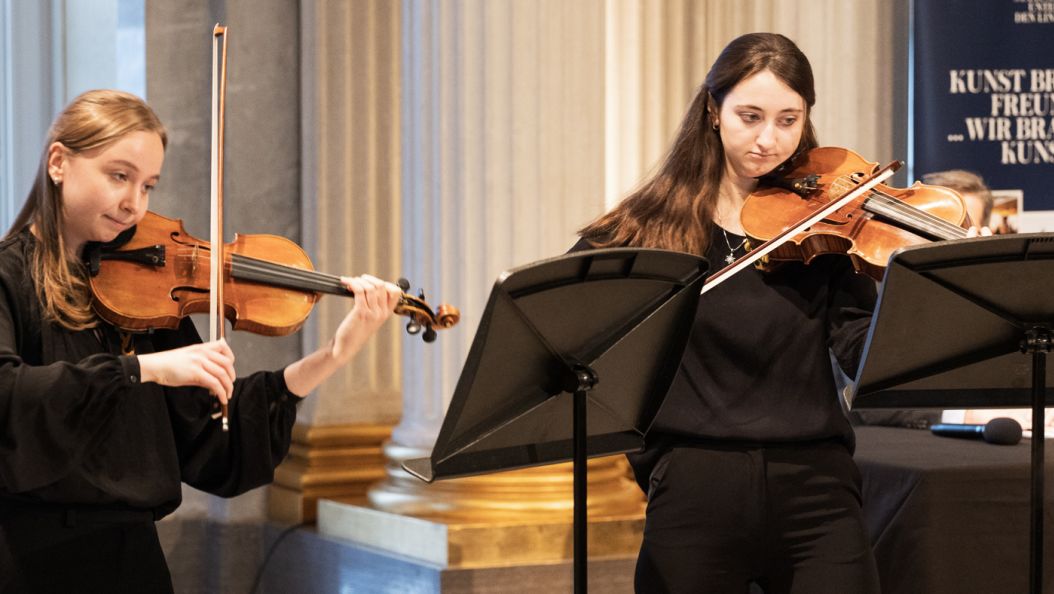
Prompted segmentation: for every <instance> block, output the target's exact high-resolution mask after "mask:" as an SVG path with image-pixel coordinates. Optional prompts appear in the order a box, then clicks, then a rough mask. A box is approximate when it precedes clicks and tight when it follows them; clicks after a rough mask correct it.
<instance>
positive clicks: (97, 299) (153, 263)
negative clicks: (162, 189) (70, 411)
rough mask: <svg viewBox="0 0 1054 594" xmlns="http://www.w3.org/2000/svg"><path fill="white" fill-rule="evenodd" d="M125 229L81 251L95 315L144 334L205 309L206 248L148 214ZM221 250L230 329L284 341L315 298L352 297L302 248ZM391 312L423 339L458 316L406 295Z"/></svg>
mask: <svg viewBox="0 0 1054 594" xmlns="http://www.w3.org/2000/svg"><path fill="white" fill-rule="evenodd" d="M132 231H133V233H132V234H131V236H130V237H125V236H124V234H122V237H119V238H118V240H117V241H115V242H114V243H115V244H120V245H116V246H99V247H98V248H96V249H91V250H88V251H87V253H86V260H87V266H88V269H89V274H90V280H89V282H90V285H91V290H92V294H93V307H94V308H95V311H96V313H98V315H99V316H100V317H101V318H103V319H105V320H107V321H109V322H110V323H112V324H113V325H115V326H117V327H119V328H122V329H125V330H131V331H145V330H149V329H152V328H175V327H177V326H178V325H179V322H180V320H181V319H182V318H183V317H185V316H187V315H189V314H193V313H203V312H208V310H209V270H210V265H209V257H210V249H209V243H208V242H206V241H202V240H200V239H197V238H195V237H193V236H191V235H190V234H188V233H187V232H186V230H185V229H184V228H183V223H182V221H180V220H176V219H170V218H167V217H163V216H161V215H158V214H156V213H152V212H148V213H147V214H146V216H145V217H144V218H143V220H142V221H140V223H139V224H138V225H137V226H136V228H135V229H134V230H132ZM114 248H115V249H114ZM223 251H224V264H223V266H224V275H223V277H224V286H223V297H224V299H223V311H224V317H225V318H226V319H228V320H230V322H231V324H232V327H233V328H234V329H235V330H248V331H249V332H254V333H256V334H262V335H265V336H284V335H287V334H290V333H292V332H295V331H296V330H298V329H299V328H300V327H301V326H302V325H303V324H304V321H305V320H306V319H307V316H308V315H309V314H310V313H311V309H312V307H314V305H315V303H316V302H317V301H318V300H319V298H320V297H321V294H322V293H331V294H334V295H344V296H351V295H350V294H349V293H348V291H347V289H345V287H344V285H343V284H342V283H341V281H340V277H339V276H334V275H329V274H323V273H319V272H316V271H314V268H313V266H312V264H311V260H310V258H309V257H308V256H307V254H306V253H305V252H304V250H303V249H301V248H300V246H298V245H297V244H296V243H294V242H292V241H290V240H288V239H286V238H284V237H279V236H276V235H259V234H254V235H235V240H234V241H233V242H231V243H228V244H226V245H225V247H224V250H223ZM404 290H406V287H404ZM396 313H398V314H401V315H406V316H408V317H410V319H411V325H416V326H417V328H418V330H419V329H421V328H424V329H425V330H426V334H425V339H426V340H429V336H431V337H432V338H434V336H435V333H434V329H435V328H449V327H452V326H453V325H455V324H456V323H457V322H458V320H459V319H460V313H459V312H458V311H457V309H456V308H454V307H451V306H447V305H443V306H440V308H439V311H438V313H433V312H432V310H431V308H430V307H429V306H428V304H427V303H425V302H424V301H423V299H422V298H415V297H411V296H410V295H406V294H404V295H403V297H402V299H401V301H400V303H399V305H398V306H397V307H396ZM411 331H413V330H412V329H411ZM429 342H430V340H429Z"/></svg>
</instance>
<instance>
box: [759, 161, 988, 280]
mask: <svg viewBox="0 0 1054 594" xmlns="http://www.w3.org/2000/svg"><path fill="white" fill-rule="evenodd" d="M878 165H879V164H878V163H875V162H869V161H867V160H866V159H864V158H863V157H862V156H860V155H859V154H858V153H856V152H854V151H852V150H849V149H845V148H838V147H820V148H815V149H812V150H811V151H809V152H807V153H806V154H805V155H803V157H802V158H801V159H800V160H798V161H796V162H795V163H794V165H793V168H792V169H791V170H790V171H788V172H787V173H786V174H785V176H784V177H782V178H777V179H775V180H772V182H771V183H770V184H769V185H768V187H764V188H762V189H760V190H758V191H756V192H754V193H752V194H750V195H749V196H748V197H747V199H746V202H745V203H744V204H743V211H742V213H741V214H740V217H741V223H742V225H743V229H744V231H746V234H747V236H748V237H750V238H753V240H754V241H767V240H769V239H771V238H773V237H775V236H777V235H779V234H780V233H781V232H782V231H783V230H784V229H787V228H788V227H790V226H792V225H793V224H794V223H795V222H796V221H799V220H801V219H803V218H805V217H806V216H807V215H808V214H810V213H812V212H815V211H816V210H817V209H819V208H821V207H822V206H823V205H824V204H827V203H829V202H830V201H831V200H834V199H837V198H838V197H840V196H842V195H845V194H846V193H847V192H849V191H850V190H852V189H854V187H855V186H856V183H857V181H858V180H861V179H864V178H865V177H867V176H869V175H871V174H873V173H874V172H875V171H877V170H878ZM965 221H966V203H965V202H964V200H963V198H962V196H960V195H959V193H958V192H956V191H954V190H952V189H950V188H945V187H942V186H928V185H924V184H922V183H920V182H915V184H914V185H912V186H911V187H909V188H891V187H889V186H887V185H884V184H881V183H880V184H877V185H876V186H875V187H874V188H873V189H871V190H870V191H869V192H866V193H864V194H862V195H861V196H860V197H858V198H856V199H854V200H852V201H850V202H849V203H848V204H847V205H845V206H844V207H842V208H840V209H839V210H837V211H836V212H834V213H833V214H831V215H828V216H826V217H825V218H824V219H823V220H822V221H820V222H819V223H816V224H814V225H812V226H811V227H809V228H808V229H806V230H805V231H803V232H801V233H799V234H797V235H795V236H794V237H793V238H792V239H791V240H790V241H787V242H785V243H783V244H782V245H781V246H779V247H778V248H776V249H775V250H774V251H773V252H772V253H770V254H769V255H768V258H769V260H770V261H772V262H780V261H792V260H796V261H802V262H805V263H808V262H810V261H811V260H812V259H813V258H815V257H816V256H818V255H821V254H830V253H841V254H847V255H848V256H849V257H850V259H852V261H853V266H854V267H855V268H856V270H857V271H859V272H861V273H864V274H867V275H868V276H870V277H872V278H874V279H875V280H882V275H883V274H884V272H885V267H886V263H887V262H889V257H890V255H891V254H892V253H893V252H894V251H895V250H897V249H899V248H902V247H905V246H911V245H918V244H922V243H928V242H931V241H940V240H951V239H962V238H964V237H966V233H967V232H966V229H965V228H964V227H963V224H964V223H965Z"/></svg>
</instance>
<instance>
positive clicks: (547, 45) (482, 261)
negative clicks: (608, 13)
mask: <svg viewBox="0 0 1054 594" xmlns="http://www.w3.org/2000/svg"><path fill="white" fill-rule="evenodd" d="M402 24H403V32H402V39H403V44H402V52H403V59H402V63H403V73H402V101H403V103H402V110H401V111H402V130H403V133H402V145H403V151H402V158H403V162H402V184H403V187H402V210H403V221H404V223H403V229H404V235H403V238H404V239H403V248H404V256H403V262H404V269H405V270H407V271H408V272H409V273H410V274H411V278H413V279H415V280H417V281H418V282H419V283H421V284H422V285H423V286H424V287H426V288H427V289H428V296H429V298H430V300H431V301H432V302H433V304H434V303H435V302H436V301H447V302H449V303H451V304H453V305H455V306H457V307H459V308H460V309H461V311H462V313H463V318H462V322H461V325H460V326H459V327H458V328H456V329H453V330H449V331H445V332H443V333H441V334H440V336H439V339H438V340H437V342H436V343H434V344H432V345H425V344H421V343H420V342H418V341H404V343H403V344H404V347H403V363H404V365H403V390H404V398H403V417H402V420H401V421H400V423H399V425H398V426H396V428H395V430H394V432H393V435H392V441H391V442H389V443H388V444H387V445H386V446H385V453H386V455H387V457H388V459H389V461H390V462H389V464H388V468H387V478H386V480H385V481H383V482H381V483H380V484H378V485H376V486H374V487H373V488H371V489H370V491H369V502H370V504H371V505H372V506H373V507H374V508H376V509H380V510H385V511H389V512H395V513H400V514H410V515H413V516H417V517H424V518H430V519H435V520H439V521H445V522H458V521H473V522H480V521H484V522H485V521H492V522H505V523H509V522H519V523H531V522H550V523H560V524H562V525H565V526H566V525H567V523H568V522H569V520H570V513H571V510H572V500H571V474H570V465H569V464H563V465H555V466H549V467H541V468H535V469H530V470H526V471H519V472H512V473H501V474H499V475H493V476H489V477H477V478H473V479H459V480H454V481H443V482H440V483H436V484H434V485H427V486H426V485H424V484H423V483H421V482H420V481H419V480H417V479H415V478H412V477H410V476H409V475H408V474H407V473H405V472H404V471H403V470H402V469H401V468H400V467H399V463H400V462H401V461H402V460H405V459H406V458H410V457H420V456H427V455H428V454H429V452H430V449H431V447H432V444H433V443H434V442H435V439H436V436H437V434H438V432H439V426H440V423H441V421H442V419H443V415H444V413H445V411H446V408H447V405H448V404H449V401H450V398H451V396H452V394H453V390H454V385H455V383H456V382H457V379H458V376H459V374H460V370H461V366H462V363H463V361H464V359H465V356H466V354H467V352H468V348H469V346H470V344H471V341H472V338H473V335H474V333H475V328H476V326H477V325H478V323H479V320H480V316H481V314H482V311H483V308H484V306H485V304H486V300H487V297H488V294H489V291H490V288H491V285H492V284H493V282H494V280H495V279H496V278H497V276H498V275H499V274H500V273H501V272H502V271H504V270H506V269H509V268H513V267H515V266H519V265H522V264H526V263H528V262H531V261H534V260H538V259H542V258H547V257H551V256H555V255H559V254H562V253H564V252H565V251H566V250H567V249H568V248H570V246H571V245H572V244H574V242H575V241H576V240H577V237H576V229H578V228H579V227H581V226H582V225H584V224H586V223H587V222H589V221H590V220H591V219H592V218H593V217H595V216H596V215H597V214H599V212H601V210H602V209H603V198H604V188H603V179H604V176H603V168H604V148H603V146H604V72H603V69H602V68H598V67H597V66H598V64H603V54H604V5H603V3H602V2H600V1H599V0H596V1H591V2H573V3H567V2H559V1H550V0H546V1H542V2H530V3H526V2H512V1H500V2H493V1H466V2H436V1H431V0H420V1H418V0H413V1H407V2H404V3H403V17H402ZM418 279H419V280H418ZM624 464H625V463H624V460H622V458H621V457H612V458H607V459H601V460H596V461H593V462H592V463H591V464H590V470H591V474H590V477H591V481H590V495H591V497H590V509H591V511H592V512H594V514H596V515H607V516H616V515H617V516H620V517H623V518H624V517H631V518H633V519H634V521H639V518H640V513H641V510H642V503H641V502H642V498H641V495H640V492H639V489H637V487H636V485H634V484H632V483H631V482H630V481H629V480H628V479H627V478H626V476H625V467H624ZM519 542H522V541H519ZM635 546H636V543H632V544H631V545H630V547H631V548H632V547H635ZM510 553H511V551H508V550H506V551H503V554H505V555H509V554H510ZM561 553H562V551H561ZM506 558H510V557H506Z"/></svg>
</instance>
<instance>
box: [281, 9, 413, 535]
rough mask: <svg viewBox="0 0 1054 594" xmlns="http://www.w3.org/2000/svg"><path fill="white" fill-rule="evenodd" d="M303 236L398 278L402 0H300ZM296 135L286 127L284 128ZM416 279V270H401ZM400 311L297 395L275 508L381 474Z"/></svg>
mask: <svg viewBox="0 0 1054 594" xmlns="http://www.w3.org/2000/svg"><path fill="white" fill-rule="evenodd" d="M300 23H301V24H300V30H301V49H300V65H301V70H302V74H301V80H302V89H303V90H302V92H301V93H300V107H301V129H302V136H301V138H300V139H299V140H300V146H301V147H302V156H303V175H302V178H301V186H300V192H301V201H302V204H303V238H304V247H305V248H306V249H307V250H308V253H310V254H313V256H314V258H315V260H314V263H315V267H316V268H318V269H320V270H324V271H327V272H330V273H333V274H347V275H358V274H364V273H368V274H372V275H374V276H377V277H379V278H384V279H389V280H395V279H396V278H398V277H400V276H407V273H406V272H404V271H403V270H402V269H401V268H400V259H401V244H402V242H403V241H404V236H405V232H404V230H403V228H402V226H401V212H402V210H401V205H400V201H399V194H400V188H401V185H400V177H399V163H400V153H399V140H400V136H399V135H400V124H399V105H400V100H399V92H400V79H399V72H400V63H399V60H400V57H399V56H400V54H399V45H400V38H399V31H400V6H399V3H397V2H389V1H386V0H357V1H355V2H327V1H323V0H311V1H307V2H302V3H301V4H300ZM291 140H293V141H295V139H291ZM410 278H411V280H414V281H415V282H416V281H417V279H414V278H413V277H410ZM350 308H351V301H350V300H346V299H340V298H336V297H326V298H325V299H323V300H321V301H320V302H319V304H318V306H317V307H316V310H315V312H313V315H312V317H311V319H310V321H309V323H308V325H307V326H306V328H305V330H304V332H303V335H302V336H303V347H304V351H305V352H310V351H313V350H314V349H316V348H317V347H318V346H319V345H322V344H325V343H326V342H327V341H328V340H329V338H330V337H331V336H332V334H333V332H334V331H335V330H336V327H337V325H338V324H339V323H340V321H341V320H342V319H343V317H344V315H345V314H346V313H347V311H348V310H349V309H350ZM408 338H409V337H407V336H405V332H403V331H402V323H401V322H391V323H389V324H388V326H387V327H386V328H383V329H382V330H381V332H380V333H379V334H378V335H377V336H376V337H375V338H374V339H373V340H371V341H370V342H369V343H368V345H367V346H366V347H365V348H364V349H363V351H362V352H361V353H360V354H359V355H358V356H357V357H356V358H355V359H354V360H353V361H352V362H351V363H350V364H349V365H348V366H347V367H346V368H344V369H343V370H342V371H340V372H338V373H337V374H336V375H335V376H334V377H333V378H331V379H330V380H328V381H327V382H326V383H325V384H323V385H322V386H321V387H320V388H319V389H318V390H317V391H316V393H315V394H314V395H312V396H311V397H310V398H309V399H308V400H307V401H305V402H304V403H303V404H302V405H301V408H300V411H299V413H298V415H297V425H296V427H295V428H294V432H293V448H292V450H291V452H290V457H289V459H288V460H287V461H286V462H284V463H283V464H282V465H281V466H280V467H279V469H278V471H277V473H276V476H275V485H274V486H273V487H272V489H271V500H270V511H271V516H272V517H274V518H279V519H284V520H289V521H299V520H308V521H310V520H313V519H314V516H315V502H316V501H317V500H318V499H319V498H320V497H329V498H354V497H356V496H362V495H363V494H365V492H366V488H367V485H369V484H370V483H372V482H374V481H376V480H378V479H380V478H381V477H383V459H382V457H381V452H380V446H381V442H382V441H383V440H385V439H387V438H388V436H389V435H390V433H391V427H392V425H393V424H394V423H395V421H396V420H397V419H398V418H399V412H400V408H401V406H400V381H401V379H400V371H401V365H400V350H399V349H400V344H401V343H403V342H404V341H406V340H408Z"/></svg>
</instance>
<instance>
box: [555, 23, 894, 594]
mask: <svg viewBox="0 0 1054 594" xmlns="http://www.w3.org/2000/svg"><path fill="white" fill-rule="evenodd" d="M814 102H815V94H814V90H813V77H812V70H811V67H810V65H809V62H808V60H807V59H806V57H805V56H804V55H803V54H802V52H801V51H800V50H799V49H798V48H797V46H795V45H794V43H793V42H791V41H790V40H789V39H787V38H786V37H783V36H782V35H775V34H768V33H757V34H750V35H744V36H742V37H739V38H737V39H735V40H733V41H732V42H731V43H730V44H729V45H728V46H727V47H726V48H725V49H724V51H723V52H722V53H721V55H720V56H719V57H718V58H717V61H716V62H715V63H714V65H713V67H712V68H711V69H710V72H709V73H708V74H707V76H706V79H705V81H704V82H703V85H702V86H701V88H700V89H699V91H698V94H697V95H696V97H695V99H694V101H693V102H692V104H691V106H690V107H689V110H688V113H687V115H686V116H685V118H684V120H683V122H682V123H681V128H680V131H679V132H678V134H677V136H676V139H675V140H674V143H673V146H672V147H671V149H670V152H669V154H668V156H667V157H666V160H665V162H664V163H663V164H662V166H661V167H660V169H659V171H658V172H657V173H656V174H655V176H654V177H652V178H651V179H649V180H647V181H645V182H644V183H643V184H642V186H641V187H640V189H638V190H636V191H635V192H634V193H633V194H631V195H630V196H629V197H627V198H626V199H625V200H624V201H623V202H622V203H621V204H619V205H618V206H617V207H616V208H615V209H614V210H612V211H611V212H609V213H607V214H605V215H603V216H602V217H600V218H599V219H598V220H596V221H595V222H593V223H592V224H590V225H589V226H587V227H586V228H585V229H583V230H582V232H581V234H582V238H583V241H581V242H579V244H578V245H577V246H576V248H578V249H584V248H588V247H614V246H640V247H653V248H665V249H671V250H680V251H686V252H691V253H695V254H698V255H700V256H705V257H706V258H707V259H708V260H709V261H710V263H711V267H712V268H713V269H714V270H717V269H718V268H721V267H722V266H723V265H724V263H725V262H726V261H727V262H731V261H732V260H734V259H735V258H737V257H739V256H740V255H742V254H743V253H745V251H746V249H747V246H746V237H744V232H743V227H742V225H741V223H740V212H741V210H742V208H743V203H744V200H745V199H746V198H747V196H748V195H749V194H750V193H751V192H753V191H754V190H755V188H756V187H757V185H758V178H760V177H763V176H766V175H768V174H770V173H772V172H773V171H774V170H776V169H777V168H778V167H780V165H782V164H784V163H787V162H788V161H789V160H790V159H792V157H794V156H795V155H796V154H799V153H802V152H803V151H806V150H808V149H811V148H814V147H815V146H816V144H817V143H816V139H815V134H814V132H813V127H812V123H811V122H810V119H809V116H810V110H811V108H812V105H813V103H814ZM875 299H876V291H875V285H874V282H873V281H872V280H871V279H869V278H867V277H864V276H862V275H858V274H855V273H854V271H853V268H852V266H851V264H850V262H849V259H848V258H845V257H844V256H836V255H829V256H820V257H818V258H816V259H815V260H814V261H813V262H812V263H811V264H810V265H808V266H806V265H804V264H801V263H790V264H785V265H782V266H780V267H779V268H778V269H776V270H774V271H772V272H769V273H763V272H761V271H759V270H755V269H748V270H746V271H745V272H742V273H740V274H738V275H736V276H735V277H733V278H730V279H729V280H728V281H727V282H726V283H724V284H723V285H721V286H719V287H716V288H715V289H714V290H713V291H711V292H709V293H707V294H706V295H704V296H703V297H702V298H701V300H700V303H699V312H698V316H697V318H696V321H695V326H694V328H693V331H692V336H691V338H690V342H689V344H688V347H687V350H686V352H685V355H684V358H683V360H682V362H681V366H680V370H679V373H678V375H677V378H676V379H675V380H674V383H673V385H672V387H671V388H670V391H669V393H668V394H667V396H666V400H665V402H664V405H663V407H662V409H661V411H660V412H659V414H658V416H657V418H656V420H655V422H654V424H653V425H652V427H651V429H650V432H649V433H648V437H647V446H646V449H645V451H644V452H643V453H641V454H635V455H631V456H630V459H631V462H632V463H633V467H634V471H635V473H636V476H637V479H638V482H640V483H641V485H642V487H644V488H645V490H646V491H647V493H648V509H647V517H646V521H645V528H644V541H643V544H642V546H641V551H640V556H639V558H638V561H637V574H636V588H637V591H638V592H692V593H700V592H712V593H721V594H735V593H743V594H745V593H746V592H747V591H748V588H749V584H750V583H751V582H756V583H758V584H759V585H760V586H761V587H762V588H763V589H764V591H765V592H766V593H768V594H771V593H786V592H794V593H803V594H804V593H809V594H818V593H825V592H829V593H831V594H835V593H838V594H841V593H845V592H853V593H855V594H867V593H875V592H878V591H879V586H878V578H877V571H876V568H875V563H874V557H873V555H872V552H871V547H870V543H869V540H868V535H867V530H866V527H865V525H864V521H863V516H862V512H861V503H860V478H859V474H858V472H857V469H856V467H855V465H854V463H853V460H852V450H853V434H852V429H851V428H850V426H849V422H848V421H847V419H846V417H845V415H844V414H843V412H842V408H841V406H840V404H839V397H838V394H837V391H836V389H835V383H834V378H833V374H832V369H831V361H830V357H829V353H828V350H829V349H830V350H831V351H833V353H834V355H835V357H836V359H837V361H838V363H839V364H840V365H841V367H842V368H843V369H844V370H845V371H846V372H848V373H850V374H852V372H853V371H854V369H855V367H856V365H857V363H858V360H859V357H860V350H861V348H862V346H863V341H864V338H865V335H866V332H867V329H868V325H869V322H870V319H871V313H872V309H873V307H874V304H875Z"/></svg>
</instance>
